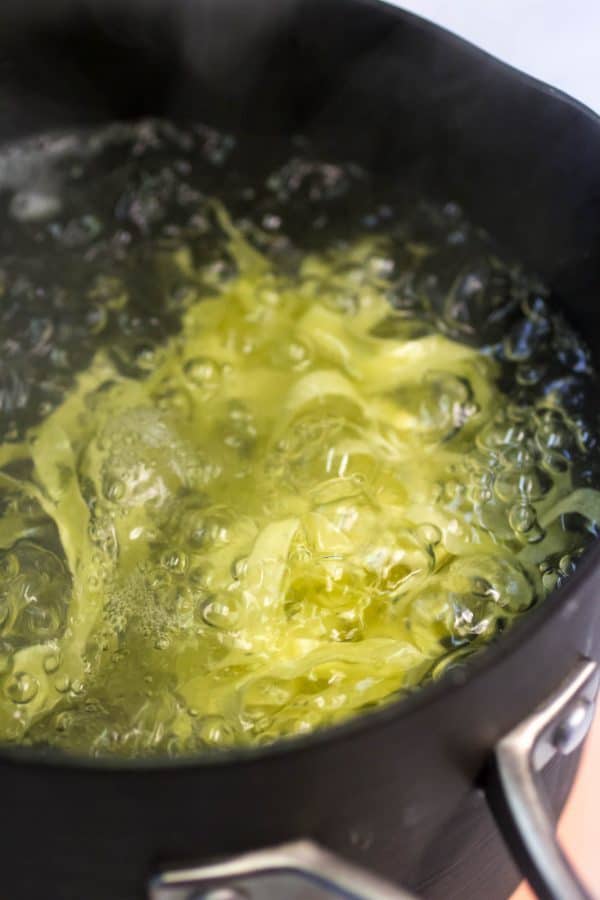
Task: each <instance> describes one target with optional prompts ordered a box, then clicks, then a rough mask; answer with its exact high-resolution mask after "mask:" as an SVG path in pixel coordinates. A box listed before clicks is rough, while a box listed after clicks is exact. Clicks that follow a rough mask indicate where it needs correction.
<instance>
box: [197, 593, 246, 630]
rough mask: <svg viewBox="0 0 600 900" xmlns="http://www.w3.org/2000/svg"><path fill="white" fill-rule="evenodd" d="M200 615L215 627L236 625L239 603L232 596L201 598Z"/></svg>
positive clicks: (224, 627)
mask: <svg viewBox="0 0 600 900" xmlns="http://www.w3.org/2000/svg"><path fill="white" fill-rule="evenodd" d="M199 606H200V615H201V617H202V620H203V621H204V622H205V623H206V624H207V625H210V626H211V627H213V628H222V629H224V630H227V629H228V628H233V627H235V625H236V623H237V620H238V617H239V610H238V607H237V604H236V603H235V601H234V600H232V599H231V598H220V597H216V596H209V597H207V598H205V599H201V600H200V604H199Z"/></svg>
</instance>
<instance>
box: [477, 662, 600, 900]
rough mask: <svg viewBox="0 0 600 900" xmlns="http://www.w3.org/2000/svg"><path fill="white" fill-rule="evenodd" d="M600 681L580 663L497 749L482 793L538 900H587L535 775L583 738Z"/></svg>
mask: <svg viewBox="0 0 600 900" xmlns="http://www.w3.org/2000/svg"><path fill="white" fill-rule="evenodd" d="M599 682H600V670H599V669H598V665H597V663H594V662H590V661H588V660H585V661H582V662H581V663H579V664H578V665H577V666H576V668H575V669H574V671H573V672H572V673H571V675H570V677H569V678H568V679H567V681H565V682H564V684H562V685H561V687H560V688H559V689H558V690H557V691H556V693H555V694H553V695H552V696H551V697H550V698H549V699H548V700H547V701H546V702H545V703H544V704H543V705H542V706H541V707H539V708H538V709H537V710H536V711H535V712H534V713H533V714H532V715H531V716H530V717H529V718H528V719H526V720H525V721H524V722H522V723H521V724H520V725H518V726H517V727H516V728H515V729H514V730H513V731H511V732H510V734H508V735H506V737H504V738H503V739H502V740H501V741H499V743H498V744H497V745H496V749H495V753H494V758H493V764H492V767H491V770H490V775H489V779H488V783H487V785H486V792H487V796H488V801H489V803H490V806H491V807H492V810H493V812H494V815H495V817H496V821H497V822H498V824H499V826H500V829H501V831H502V833H503V835H504V838H505V840H506V842H507V844H508V846H509V849H510V850H511V852H512V854H513V856H514V858H515V861H516V862H517V864H518V865H519V867H520V869H521V871H522V872H523V875H524V876H525V878H527V880H528V881H529V883H530V885H531V886H532V888H533V889H534V890H535V892H536V893H537V895H538V897H539V898H540V900H590V898H591V895H590V894H589V893H588V891H587V890H586V888H585V887H584V886H583V884H582V883H581V881H580V880H579V878H578V876H577V874H576V873H575V871H574V869H573V867H572V866H571V863H570V862H569V860H568V859H567V857H566V856H565V854H564V852H563V850H562V849H561V847H560V845H559V843H558V841H557V838H556V834H555V826H554V822H553V815H552V812H551V809H550V806H549V803H548V801H547V799H546V797H545V795H544V792H543V788H542V785H541V784H540V778H539V776H540V773H541V772H542V771H543V769H544V768H545V767H546V766H547V765H548V763H549V762H550V760H551V759H553V758H554V757H555V756H556V755H563V756H567V755H569V754H570V753H573V752H574V751H575V750H576V749H577V748H578V747H579V746H580V745H581V743H582V741H583V740H584V738H585V736H586V735H587V733H588V731H589V728H590V725H591V723H592V719H593V715H594V707H595V702H596V695H597V693H598V685H599Z"/></svg>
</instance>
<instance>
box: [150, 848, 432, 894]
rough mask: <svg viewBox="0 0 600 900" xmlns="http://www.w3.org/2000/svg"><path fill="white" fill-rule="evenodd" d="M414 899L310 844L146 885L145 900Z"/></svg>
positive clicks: (261, 852)
mask: <svg viewBox="0 0 600 900" xmlns="http://www.w3.org/2000/svg"><path fill="white" fill-rule="evenodd" d="M340 898H344V900H415V898H414V897H413V895H412V894H409V893H408V892H407V891H404V890H402V889H401V888H398V887H396V886H395V885H392V884H388V883H387V882H386V881H384V880H383V879H381V878H379V877H377V876H375V875H372V874H371V873H370V872H365V871H364V870H363V869H361V868H359V867H358V866H355V865H353V864H352V863H349V862H346V861H345V860H343V859H341V858H340V857H339V856H336V855H335V854H333V853H329V852H328V851H327V850H323V849H322V848H321V847H318V846H317V845H316V844H313V843H312V842H311V841H294V842H293V843H290V844H282V845H281V846H279V847H271V848H269V849H267V850H256V851H255V852H253V853H244V854H242V855H240V856H236V857H233V858H232V859H227V860H225V861H223V862H216V863H213V864H209V865H205V866H196V867H193V868H189V869H179V870H172V871H170V872H164V873H163V874H162V875H158V876H157V877H156V878H154V879H153V880H152V881H151V883H150V894H149V900H340Z"/></svg>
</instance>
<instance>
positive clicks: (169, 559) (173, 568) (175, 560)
mask: <svg viewBox="0 0 600 900" xmlns="http://www.w3.org/2000/svg"><path fill="white" fill-rule="evenodd" d="M160 564H161V566H163V567H164V568H165V569H168V570H169V572H172V573H173V574H174V575H183V574H184V573H185V571H186V570H187V567H188V558H187V555H186V554H185V553H184V552H183V551H182V550H177V549H175V548H171V549H169V550H165V552H164V553H163V555H162V556H161V558H160Z"/></svg>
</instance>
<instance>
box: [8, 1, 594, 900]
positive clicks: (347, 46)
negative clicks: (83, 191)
mask: <svg viewBox="0 0 600 900" xmlns="http://www.w3.org/2000/svg"><path fill="white" fill-rule="evenodd" d="M0 112H1V116H0V129H1V134H2V137H3V138H7V139H8V138H13V137H17V136H21V135H25V134H30V133H33V132H37V131H42V130H45V129H50V128H57V127H61V128H62V127H65V126H67V127H68V126H73V125H81V124H89V123H96V122H100V121H105V120H109V119H116V118H121V119H123V118H129V117H138V116H140V115H146V114H157V115H164V116H171V117H175V118H178V119H182V120H186V119H197V120H201V121H205V122H208V123H210V124H212V125H216V126H217V127H221V128H227V129H231V130H232V131H234V132H241V133H244V134H247V135H256V136H261V137H262V138H263V139H264V138H265V137H267V138H268V137H269V136H273V137H274V138H276V137H280V136H282V135H287V134H292V133H298V132H299V133H303V134H308V135H309V136H311V138H312V139H313V140H314V142H315V144H316V145H317V146H318V147H319V148H320V152H321V153H322V155H323V156H328V157H330V158H332V159H335V158H343V159H345V160H354V161H357V162H359V163H360V164H362V165H363V166H365V167H366V168H367V169H368V170H370V171H371V172H373V173H374V174H375V176H376V177H377V178H379V179H381V180H382V181H385V180H386V179H387V181H388V183H391V182H406V183H410V184H411V185H412V186H413V187H415V188H417V189H418V190H420V191H422V192H423V193H424V194H426V195H427V196H429V197H433V198H436V197H439V198H442V199H446V200H447V199H451V200H453V201H456V202H458V203H459V204H461V205H462V206H463V208H464V209H465V210H466V212H467V214H468V216H469V217H470V218H471V219H472V220H473V221H476V222H478V223H480V224H482V225H483V226H484V227H486V228H487V229H488V230H489V231H490V232H492V234H494V235H495V237H497V238H498V239H499V240H500V241H501V242H502V243H503V245H504V246H505V247H506V248H508V250H510V251H511V252H513V253H514V254H515V255H516V257H517V258H519V259H520V260H522V261H523V263H524V264H526V265H527V266H528V267H530V268H531V269H534V270H537V272H538V273H539V274H540V275H541V276H542V278H543V279H544V280H545V281H546V282H547V283H548V285H549V286H550V287H551V289H552V291H553V293H554V296H555V299H556V302H557V303H559V304H562V305H563V306H564V309H565V312H566V314H567V316H568V318H569V319H570V320H571V322H572V323H573V324H574V325H575V326H576V327H578V328H579V329H580V330H581V332H582V333H583V334H584V335H586V337H587V340H588V342H589V343H590V344H591V346H592V349H593V351H595V352H596V357H597V360H598V358H600V310H599V307H598V297H599V296H600V120H598V119H597V118H596V117H595V116H594V115H593V114H592V113H590V112H589V111H588V110H586V109H584V108H583V107H582V106H580V105H579V104H578V103H576V102H575V101H573V100H571V99H569V98H568V97H565V96H563V95H561V94H560V93H559V92H557V91H555V90H554V89H552V88H549V87H547V86H546V85H543V84H540V83H538V82H535V81H533V80H532V79H530V78H528V77H526V76H524V75H522V74H521V73H519V72H516V71H514V70H512V69H510V68H508V67H507V66H505V65H503V64H501V63H499V62H498V61H496V60H494V59H492V58H491V57H489V56H487V55H485V54H484V53H482V52H480V51H479V50H477V49H475V48H474V47H472V46H469V45H468V44H466V43H464V42H463V41H461V40H458V39H457V38H455V37H453V36H452V35H450V34H448V33H446V32H444V31H442V30H441V29H439V28H437V27H435V26H433V25H431V24H429V23H426V22H424V21H421V20H420V19H418V18H415V17H413V16H411V15H408V14H407V13H405V12H402V11H399V10H397V9H393V8H391V7H387V6H385V5H384V4H382V3H378V2H374V0H299V2H294V0H277V2H276V0H231V2H229V0H137V2H135V0H104V2H101V0H53V2H52V3H47V2H46V0H29V2H27V3H23V2H22V0H3V2H2V5H1V8H0ZM598 592H600V546H598V544H597V543H596V544H594V545H592V547H591V548H590V549H589V550H588V552H587V554H586V555H585V557H584V559H583V560H582V562H581V564H580V566H579V568H578V570H577V572H576V573H575V575H574V576H573V577H571V578H570V580H569V581H568V582H567V583H566V584H565V585H564V586H563V587H561V588H560V590H558V591H556V593H555V594H554V595H553V596H551V597H550V598H549V599H548V600H547V601H546V602H545V603H544V604H543V605H541V606H540V607H538V608H537V609H535V610H533V611H532V612H531V613H530V614H529V615H528V616H526V617H525V618H524V620H523V621H521V622H519V623H518V624H517V625H516V626H515V627H513V628H512V629H511V630H510V632H509V633H508V634H506V635H504V636H503V637H502V639H501V640H498V642H497V643H496V644H494V645H493V646H490V647H489V648H488V649H487V650H486V651H485V652H484V653H482V654H481V655H479V656H478V657H477V658H475V659H474V660H473V661H472V662H471V663H470V665H469V666H468V667H467V668H466V669H465V670H463V671H461V672H454V673H449V674H448V675H447V676H446V677H445V678H443V679H442V680H441V681H440V682H438V683H435V684H430V685H428V686H427V687H425V688H423V689H422V690H421V691H420V692H417V693H416V694H415V695H413V696H412V697H410V698H409V699H407V700H402V701H401V702H396V703H393V704H392V705H390V706H389V707H387V708H385V709H382V710H380V711H377V712H373V713H372V714H370V715H366V716H364V717H362V718H359V719H356V720H353V721H351V722H348V723H347V724H344V725H341V726H339V727H335V728H332V729H331V730H329V731H325V732H322V733H318V734H314V735H311V736H309V737H303V738H299V739H295V740H292V741H289V742H286V743H281V744H276V745H275V746H272V747H266V748H263V749H253V750H244V751H231V752H223V754H221V755H220V756H218V757H217V758H204V759H202V758H200V759H181V760H165V761H163V762H160V761H158V762H157V761H152V762H143V761H142V762H135V763H134V762H127V763H121V762H114V761H91V760H88V761H86V760H77V761H71V760H68V759H65V758H64V757H62V758H61V757H58V756H56V757H52V756H48V755H47V754H46V755H44V757H42V756H41V755H38V754H36V753H35V752H34V751H32V750H25V749H18V748H16V749H15V748H12V749H4V750H3V751H2V752H1V753H0V791H1V796H2V801H3V809H4V810H5V824H4V827H3V833H2V841H1V843H0V873H1V875H0V882H1V888H0V894H1V896H2V897H3V898H6V900H38V898H51V900H136V898H142V897H145V896H150V897H152V898H153V900H175V898H177V900H183V898H191V897H192V896H193V897H206V898H208V897H210V898H213V900H217V898H219V900H225V898H230V900H234V898H241V897H252V898H274V897H280V898H291V897H297V898H311V897H312V898H316V897H327V896H343V897H364V898H380V897H381V898H384V897H389V898H392V897H402V896H406V893H403V891H404V890H406V891H411V892H417V893H419V894H421V895H423V896H425V897H429V898H438V897H439V898H445V900H448V898H453V897H457V898H458V897H460V898H461V900H466V898H469V897H476V898H486V900H493V898H504V897H506V896H507V895H508V894H509V892H510V891H511V890H512V889H513V887H514V886H515V885H516V883H517V882H518V880H519V878H520V874H519V872H518V869H517V867H516V865H515V862H513V858H512V857H511V855H510V853H509V848H510V851H512V854H513V857H514V859H515V860H516V861H517V862H518V863H519V865H520V866H521V867H522V868H521V871H522V872H523V873H524V874H525V875H526V876H527V877H528V878H529V879H530V881H531V883H532V884H533V885H534V887H535V888H536V890H537V891H538V893H539V895H540V896H541V897H547V898H553V900H576V898H582V897H584V896H586V895H585V892H584V889H583V888H582V887H581V885H580V884H579V883H578V881H577V879H576V877H575V876H574V875H573V873H572V872H571V870H570V869H569V866H568V863H567V862H566V860H565V858H564V856H563V855H562V853H561V852H560V850H559V849H558V846H557V845H556V843H555V839H554V833H553V831H554V824H553V823H554V821H555V817H556V815H557V814H558V812H559V810H560V808H561V807H562V805H563V803H564V801H565V799H566V796H567V794H568V791H569V787H570V785H571V782H572V779H573V777H574V773H575V769H576V765H577V758H578V750H579V748H580V746H581V742H582V740H583V737H584V735H585V732H586V730H587V727H588V725H589V722H590V719H591V716H592V712H593V703H594V698H595V692H596V688H597V670H596V662H595V660H597V659H598V657H599V654H600V604H599V603H598V598H597V594H598ZM186 867H187V868H186ZM161 873H162V874H161ZM400 886H402V887H400Z"/></svg>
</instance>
